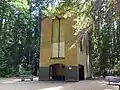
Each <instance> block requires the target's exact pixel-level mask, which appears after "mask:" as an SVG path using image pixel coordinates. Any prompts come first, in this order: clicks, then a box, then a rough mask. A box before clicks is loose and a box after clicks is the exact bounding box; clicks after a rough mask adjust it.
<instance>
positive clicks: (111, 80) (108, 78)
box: [105, 76, 120, 90]
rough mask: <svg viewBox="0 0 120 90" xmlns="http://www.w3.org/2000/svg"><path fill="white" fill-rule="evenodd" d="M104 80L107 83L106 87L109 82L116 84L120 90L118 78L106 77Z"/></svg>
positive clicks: (119, 78) (119, 79)
mask: <svg viewBox="0 0 120 90" xmlns="http://www.w3.org/2000/svg"><path fill="white" fill-rule="evenodd" d="M105 80H106V81H107V82H108V85H110V82H115V83H118V84H117V86H119V89H118V90H120V84H119V82H120V77H118V76H106V77H105Z"/></svg>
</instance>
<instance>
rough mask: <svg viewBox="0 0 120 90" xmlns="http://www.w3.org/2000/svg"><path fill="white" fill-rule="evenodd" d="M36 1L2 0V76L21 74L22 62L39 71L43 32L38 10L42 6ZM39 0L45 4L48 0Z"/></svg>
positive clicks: (0, 26) (0, 54)
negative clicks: (39, 25) (40, 27)
mask: <svg viewBox="0 0 120 90" xmlns="http://www.w3.org/2000/svg"><path fill="white" fill-rule="evenodd" d="M35 1H36V0H0V5H1V6H0V76H5V75H18V74H19V65H22V66H23V67H24V68H26V70H28V66H31V68H30V71H31V72H32V74H34V75H36V74H37V69H38V66H39V46H40V45H39V40H40V37H39V33H40V32H39V29H38V28H37V27H38V25H37V24H38V23H37V22H38V20H37V18H36V17H37V15H38V13H36V14H34V13H35V11H36V12H37V11H38V10H39V9H40V7H39V6H37V4H38V3H39V2H35ZM39 1H40V3H39V5H41V6H42V4H43V3H42V2H43V1H45V0H43V1H42V0H39ZM46 1H47V0H46ZM33 4H34V5H33Z"/></svg>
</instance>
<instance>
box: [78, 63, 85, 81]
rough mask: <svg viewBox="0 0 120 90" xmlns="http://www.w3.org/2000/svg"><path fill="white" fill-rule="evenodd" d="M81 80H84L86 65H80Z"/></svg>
mask: <svg viewBox="0 0 120 90" xmlns="http://www.w3.org/2000/svg"><path fill="white" fill-rule="evenodd" d="M79 80H84V66H83V65H79Z"/></svg>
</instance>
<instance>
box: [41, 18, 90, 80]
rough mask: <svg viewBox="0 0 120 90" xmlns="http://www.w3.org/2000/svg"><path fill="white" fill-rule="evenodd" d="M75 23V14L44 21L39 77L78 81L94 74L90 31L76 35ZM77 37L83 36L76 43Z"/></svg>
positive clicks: (42, 78)
mask: <svg viewBox="0 0 120 90" xmlns="http://www.w3.org/2000/svg"><path fill="white" fill-rule="evenodd" d="M74 24H75V22H74V20H73V18H72V17H68V18H64V17H55V18H50V17H48V18H44V19H43V20H42V29H41V45H40V69H39V71H40V73H39V80H65V81H79V80H84V79H86V78H88V77H91V74H92V73H91V64H90V61H89V40H88V33H87V32H86V34H84V35H82V36H79V35H81V34H80V33H78V34H77V35H76V36H75V35H74V33H75V29H74V28H73V25H74ZM78 36H79V37H78ZM76 38H80V39H78V40H76V42H77V43H76V45H73V44H74V42H73V41H74V39H76Z"/></svg>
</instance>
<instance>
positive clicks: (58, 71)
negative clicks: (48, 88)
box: [49, 64, 65, 81]
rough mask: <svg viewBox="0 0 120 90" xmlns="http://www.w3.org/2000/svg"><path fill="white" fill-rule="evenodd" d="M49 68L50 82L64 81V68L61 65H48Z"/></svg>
mask: <svg viewBox="0 0 120 90" xmlns="http://www.w3.org/2000/svg"><path fill="white" fill-rule="evenodd" d="M49 68H50V70H49V73H50V75H49V77H50V80H59V81H64V80H65V75H64V69H65V66H64V65H63V64H52V65H50V67H49Z"/></svg>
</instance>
